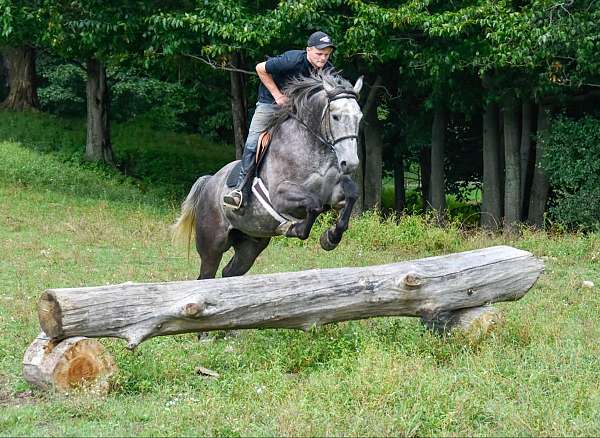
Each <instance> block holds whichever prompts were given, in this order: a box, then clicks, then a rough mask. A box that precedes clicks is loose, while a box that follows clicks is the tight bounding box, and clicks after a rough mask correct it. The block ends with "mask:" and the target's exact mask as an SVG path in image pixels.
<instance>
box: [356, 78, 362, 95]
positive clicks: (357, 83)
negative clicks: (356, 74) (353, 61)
mask: <svg viewBox="0 0 600 438" xmlns="http://www.w3.org/2000/svg"><path fill="white" fill-rule="evenodd" d="M362 86H363V77H362V76H361V77H360V78H358V79H357V80H356V84H354V92H355V93H356V94H358V93H360V90H362Z"/></svg>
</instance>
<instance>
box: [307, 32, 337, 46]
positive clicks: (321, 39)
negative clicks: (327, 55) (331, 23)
mask: <svg viewBox="0 0 600 438" xmlns="http://www.w3.org/2000/svg"><path fill="white" fill-rule="evenodd" d="M306 46H307V47H316V48H317V49H324V48H325V47H333V48H334V49H335V44H333V40H332V39H331V37H330V36H329V35H327V34H326V33H325V32H321V31H318V32H315V33H313V34H312V35H311V36H309V37H308V43H306Z"/></svg>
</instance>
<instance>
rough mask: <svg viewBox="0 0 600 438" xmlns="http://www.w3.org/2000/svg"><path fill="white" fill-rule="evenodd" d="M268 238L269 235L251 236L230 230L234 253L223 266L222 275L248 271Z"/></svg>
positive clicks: (230, 275)
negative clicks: (262, 236) (261, 236)
mask: <svg viewBox="0 0 600 438" xmlns="http://www.w3.org/2000/svg"><path fill="white" fill-rule="evenodd" d="M270 240H271V238H270V237H264V238H253V237H250V236H247V235H245V234H243V233H241V232H237V231H232V233H231V242H232V245H233V248H234V249H235V253H234V255H233V257H232V258H231V260H230V261H229V263H227V266H225V267H224V268H223V277H235V276H237V275H244V274H245V273H246V272H248V271H249V270H250V268H251V267H252V265H253V264H254V261H255V260H256V258H257V257H258V255H259V254H260V253H261V252H263V250H264V249H265V248H266V247H267V245H268V244H269V241H270Z"/></svg>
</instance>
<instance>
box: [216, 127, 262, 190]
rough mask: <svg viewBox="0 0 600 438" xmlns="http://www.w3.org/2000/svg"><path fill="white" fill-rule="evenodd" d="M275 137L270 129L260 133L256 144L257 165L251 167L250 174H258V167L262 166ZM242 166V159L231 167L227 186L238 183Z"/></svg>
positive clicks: (233, 185)
mask: <svg viewBox="0 0 600 438" xmlns="http://www.w3.org/2000/svg"><path fill="white" fill-rule="evenodd" d="M272 138H273V135H272V133H271V132H269V131H263V132H261V133H260V135H259V137H258V145H257V146H256V156H255V163H256V164H255V166H254V168H251V169H250V171H249V172H248V174H254V173H256V174H258V169H259V167H260V164H261V163H262V160H263V158H264V157H265V155H266V153H267V150H268V149H269V146H270V145H271V140H272ZM241 168H242V162H241V161H240V162H239V163H237V164H236V165H235V166H233V169H231V172H229V175H228V176H227V187H235V185H236V183H237V178H238V175H239V174H240V171H241Z"/></svg>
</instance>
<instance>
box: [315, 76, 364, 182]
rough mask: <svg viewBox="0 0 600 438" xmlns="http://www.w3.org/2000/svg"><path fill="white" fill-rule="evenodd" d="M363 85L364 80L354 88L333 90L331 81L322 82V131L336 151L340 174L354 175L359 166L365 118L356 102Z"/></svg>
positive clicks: (357, 82) (342, 87)
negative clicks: (359, 142)
mask: <svg viewBox="0 0 600 438" xmlns="http://www.w3.org/2000/svg"><path fill="white" fill-rule="evenodd" d="M362 85H363V80H362V77H360V78H359V79H358V80H357V81H356V83H355V84H354V87H351V86H350V87H344V86H333V85H332V84H330V83H329V82H328V81H323V87H324V89H325V92H326V93H327V104H326V105H325V108H324V109H323V116H322V121H323V122H322V125H321V129H322V130H323V134H324V135H325V138H326V139H327V141H328V142H329V144H330V145H331V147H332V148H333V150H334V151H335V155H336V157H337V160H338V164H339V167H340V170H341V171H342V173H344V174H349V173H352V172H354V171H355V170H356V169H357V168H358V165H359V160H358V131H359V129H360V120H361V119H362V116H363V115H362V111H361V110H360V106H359V105H358V102H357V99H358V93H359V92H360V90H361V88H362Z"/></svg>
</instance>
